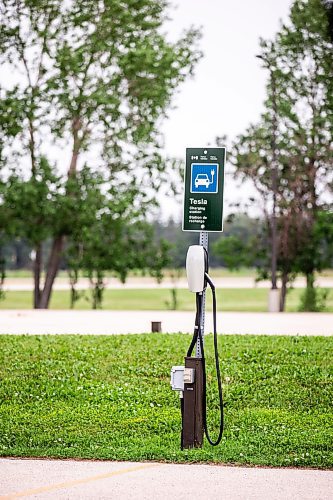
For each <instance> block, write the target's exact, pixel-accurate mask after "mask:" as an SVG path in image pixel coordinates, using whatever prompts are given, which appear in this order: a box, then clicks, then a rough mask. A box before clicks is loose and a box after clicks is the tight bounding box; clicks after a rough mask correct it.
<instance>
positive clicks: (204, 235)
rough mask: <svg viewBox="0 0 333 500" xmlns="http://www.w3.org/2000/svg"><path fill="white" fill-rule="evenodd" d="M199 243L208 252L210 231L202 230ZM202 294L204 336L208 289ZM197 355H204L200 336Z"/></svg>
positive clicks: (201, 323)
mask: <svg viewBox="0 0 333 500" xmlns="http://www.w3.org/2000/svg"><path fill="white" fill-rule="evenodd" d="M199 245H201V246H203V247H204V248H205V249H206V251H207V253H208V233H207V232H206V231H201V232H200V237H199ZM202 295H203V297H202V311H201V318H200V328H201V333H202V337H204V334H205V308H206V290H204V291H203V292H202ZM195 357H196V358H201V357H202V354H201V347H200V340H199V338H198V340H197V345H196V350H195Z"/></svg>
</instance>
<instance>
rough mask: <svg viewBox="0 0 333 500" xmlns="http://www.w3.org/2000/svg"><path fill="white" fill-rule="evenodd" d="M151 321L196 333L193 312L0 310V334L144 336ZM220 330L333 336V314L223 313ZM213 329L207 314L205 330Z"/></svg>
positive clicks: (165, 328)
mask: <svg viewBox="0 0 333 500" xmlns="http://www.w3.org/2000/svg"><path fill="white" fill-rule="evenodd" d="M152 321H161V323H162V331H163V332H169V333H173V332H184V333H186V332H193V325H194V312H179V311H68V310H66V311H54V310H50V311H49V310H42V311H38V310H21V311H19V310H0V334H5V333H8V334H22V333H27V334H38V335H43V334H66V333H81V334H92V335H98V334H104V335H112V334H121V333H144V332H150V331H151V322H152ZM217 327H218V332H220V333H224V334H228V335H229V334H242V335H243V334H260V335H297V334H299V335H333V313H282V314H279V313H243V312H242V313H238V312H221V313H218V315H217ZM212 328H213V324H212V314H211V313H210V312H208V313H206V328H205V331H206V332H211V331H212Z"/></svg>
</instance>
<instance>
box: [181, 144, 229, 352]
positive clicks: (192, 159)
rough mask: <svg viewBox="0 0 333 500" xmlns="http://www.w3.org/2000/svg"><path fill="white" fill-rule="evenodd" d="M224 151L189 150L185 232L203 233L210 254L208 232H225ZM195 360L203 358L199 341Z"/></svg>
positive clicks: (186, 175)
mask: <svg viewBox="0 0 333 500" xmlns="http://www.w3.org/2000/svg"><path fill="white" fill-rule="evenodd" d="M225 154H226V149H225V148H187V149H186V167H185V186H184V204H183V231H196V232H200V237H199V245H202V246H203V247H204V248H205V250H206V251H207V254H208V233H209V232H221V231H223V190H224V167H225ZM202 294H203V297H202V301H203V302H202V305H203V307H202V313H201V318H200V327H201V333H202V336H203V335H204V329H205V305H206V292H205V291H204V292H202ZM196 357H197V358H200V357H201V348H200V341H199V339H198V341H197V345H196Z"/></svg>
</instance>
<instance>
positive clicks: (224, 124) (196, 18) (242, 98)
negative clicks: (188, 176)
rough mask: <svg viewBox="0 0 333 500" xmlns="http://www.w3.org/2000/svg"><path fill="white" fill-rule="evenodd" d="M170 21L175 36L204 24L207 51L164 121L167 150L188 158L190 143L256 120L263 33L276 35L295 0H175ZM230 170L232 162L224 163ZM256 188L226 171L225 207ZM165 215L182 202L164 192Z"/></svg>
mask: <svg viewBox="0 0 333 500" xmlns="http://www.w3.org/2000/svg"><path fill="white" fill-rule="evenodd" d="M172 1H173V5H172V7H171V8H170V10H169V12H170V17H171V18H172V21H169V22H168V24H167V31H168V36H170V37H171V39H173V40H175V39H177V37H179V36H180V34H181V32H182V30H184V29H186V28H188V27H189V26H191V25H194V26H196V27H201V30H202V38H201V40H200V42H199V46H200V48H201V50H202V51H203V53H204V56H203V58H202V59H201V61H200V62H199V63H198V64H197V66H196V69H195V76H194V78H192V79H190V80H188V81H186V82H185V83H184V84H183V85H182V86H181V88H180V89H179V92H178V93H177V95H176V96H175V98H174V100H173V109H172V110H170V112H169V119H168V120H167V121H166V122H165V123H164V126H163V131H164V134H165V151H166V153H167V154H168V155H173V156H177V157H180V158H184V156H185V148H186V147H205V146H209V145H210V146H212V147H213V146H216V143H215V138H216V137H217V136H221V135H225V134H226V135H227V136H228V138H229V140H233V139H235V138H236V136H237V135H238V134H240V133H242V132H244V131H245V129H246V128H247V126H248V125H249V124H250V123H253V122H256V121H257V120H258V118H259V116H260V113H261V112H262V111H263V102H264V99H265V84H266V81H267V77H268V74H267V70H265V69H262V68H261V67H260V60H259V59H257V58H256V57H255V56H256V54H258V53H259V38H260V37H263V38H272V37H274V35H275V33H276V32H277V31H278V30H279V27H280V25H281V21H282V20H283V21H284V22H285V21H287V19H288V17H289V16H288V14H289V10H290V6H291V4H292V2H291V0H251V1H249V0H234V1H231V0H172ZM226 173H227V174H228V164H227V166H226ZM249 193H250V194H251V195H252V194H253V193H252V190H251V187H250V185H244V186H242V187H239V186H238V184H236V183H235V182H234V181H233V180H232V179H231V178H230V176H228V175H227V176H226V184H225V211H226V212H230V211H231V209H230V204H231V203H232V202H237V201H242V199H245V197H247V196H248V194H249ZM161 204H162V212H161V216H162V217H163V218H164V219H165V218H168V217H169V216H173V217H175V218H176V219H179V218H180V217H181V206H180V205H179V204H178V205H176V204H175V203H173V202H172V200H171V199H170V198H165V197H164V198H162V199H161Z"/></svg>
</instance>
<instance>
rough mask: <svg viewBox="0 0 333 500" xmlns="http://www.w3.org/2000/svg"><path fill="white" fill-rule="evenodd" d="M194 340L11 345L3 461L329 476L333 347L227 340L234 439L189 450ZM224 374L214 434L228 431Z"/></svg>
mask: <svg viewBox="0 0 333 500" xmlns="http://www.w3.org/2000/svg"><path fill="white" fill-rule="evenodd" d="M189 341H190V337H189V336H188V335H181V334H177V335H167V334H164V335H163V334H145V335H123V336H109V337H107V336H98V337H96V336H1V337H0V454H1V455H2V456H30V457H37V456H40V457H59V458H60V457H61V458H65V457H80V458H96V459H112V460H165V461H176V462H183V461H190V462H196V461H204V462H221V463H240V464H258V465H270V466H309V467H320V468H329V467H332V463H333V429H332V421H333V410H332V401H333V383H332V382H333V380H332V379H333V370H332V363H333V361H332V349H333V339H332V338H324V337H268V336H226V337H220V338H219V343H220V351H221V359H222V373H223V386H224V398H225V421H226V429H225V436H224V438H223V441H222V443H221V445H220V446H218V447H216V448H213V447H210V446H209V445H208V444H207V442H205V444H204V447H203V448H202V449H197V450H187V451H180V449H179V442H180V427H181V420H180V409H179V398H178V394H176V393H174V392H172V391H171V389H170V385H169V373H170V367H171V365H172V364H181V363H182V362H183V356H184V353H185V352H186V348H187V346H188V344H189ZM206 344H207V353H208V361H207V362H208V365H209V368H210V369H211V370H212V367H213V360H212V345H211V344H212V337H211V336H208V337H207V340H206ZM213 380H214V374H213V371H210V372H209V374H208V381H209V384H210V385H209V393H208V397H209V404H208V406H209V410H210V411H209V417H208V418H209V425H210V427H211V431H212V434H214V433H216V432H217V423H218V409H217V405H216V386H215V384H214V383H213Z"/></svg>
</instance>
